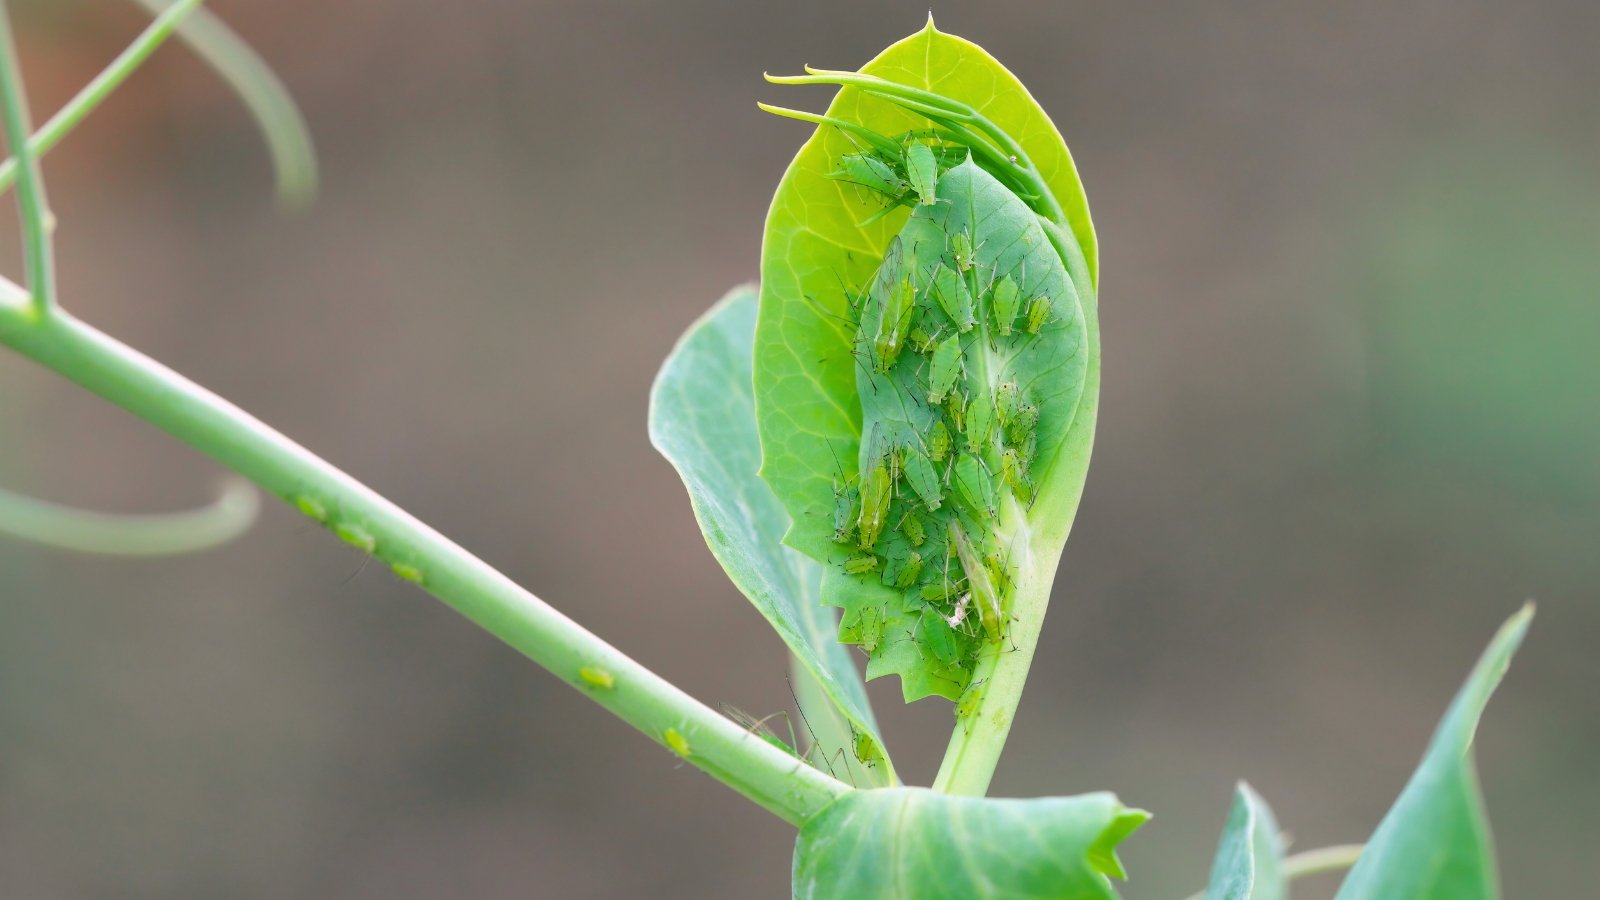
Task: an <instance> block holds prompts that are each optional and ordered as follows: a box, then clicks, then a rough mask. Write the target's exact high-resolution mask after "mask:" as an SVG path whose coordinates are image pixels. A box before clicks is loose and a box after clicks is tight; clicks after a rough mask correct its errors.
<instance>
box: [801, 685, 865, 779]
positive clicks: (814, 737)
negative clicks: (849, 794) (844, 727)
mask: <svg viewBox="0 0 1600 900" xmlns="http://www.w3.org/2000/svg"><path fill="white" fill-rule="evenodd" d="M783 683H784V684H786V685H788V686H789V697H790V698H791V699H793V700H794V711H795V712H797V713H799V714H800V722H801V724H803V725H805V727H806V734H808V735H810V736H811V746H809V747H807V748H806V755H807V756H809V755H811V753H812V752H813V751H815V750H817V748H818V747H820V746H822V742H821V741H819V740H817V730H816V729H815V728H812V727H811V720H810V719H808V718H806V708H805V705H804V704H802V703H801V702H800V695H799V694H797V693H795V690H794V682H793V681H791V680H790V678H789V673H787V672H785V673H784V675H783ZM839 752H841V753H842V752H844V748H843V747H840V748H839ZM818 755H819V756H821V757H822V763H823V765H825V766H827V768H828V774H829V775H832V776H833V777H835V778H838V777H839V773H838V772H837V771H835V770H834V768H833V764H832V763H830V762H829V761H828V757H827V755H826V754H821V753H819V754H818ZM845 773H846V774H849V767H846V768H845ZM853 778H854V776H852V780H853Z"/></svg>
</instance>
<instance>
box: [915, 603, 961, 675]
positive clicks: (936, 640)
mask: <svg viewBox="0 0 1600 900" xmlns="http://www.w3.org/2000/svg"><path fill="white" fill-rule="evenodd" d="M917 629H918V631H920V632H921V638H922V639H921V641H919V642H918V643H919V644H920V645H921V646H922V647H925V648H927V650H928V652H929V653H932V654H933V658H934V659H936V660H938V661H939V662H942V663H944V664H945V665H947V666H948V665H951V664H953V663H954V662H955V661H956V640H955V632H954V631H952V630H951V628H950V626H949V624H947V623H946V622H945V620H944V616H937V615H936V616H933V617H932V618H928V617H926V616H924V617H923V618H922V619H921V620H920V621H918V622H917Z"/></svg>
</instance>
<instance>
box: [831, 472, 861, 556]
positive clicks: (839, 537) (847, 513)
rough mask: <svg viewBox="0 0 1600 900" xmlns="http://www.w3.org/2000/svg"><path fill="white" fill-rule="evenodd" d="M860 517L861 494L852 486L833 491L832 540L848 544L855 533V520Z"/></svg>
mask: <svg viewBox="0 0 1600 900" xmlns="http://www.w3.org/2000/svg"><path fill="white" fill-rule="evenodd" d="M860 515H861V492H860V491H858V490H856V486H855V485H853V484H849V485H845V486H844V487H842V488H835V489H834V491H833V540H834V542H835V543H839V544H848V543H850V537H851V536H852V535H854V534H855V532H856V519H857V518H858V517H859V516H860Z"/></svg>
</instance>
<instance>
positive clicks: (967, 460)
mask: <svg viewBox="0 0 1600 900" xmlns="http://www.w3.org/2000/svg"><path fill="white" fill-rule="evenodd" d="M952 477H953V478H954V479H955V483H956V493H957V495H958V496H960V497H961V499H962V501H963V502H965V503H966V504H967V508H969V509H971V510H972V511H973V512H974V513H976V514H977V515H980V516H986V517H988V518H989V519H994V518H995V515H996V513H995V499H994V483H993V481H992V480H991V476H990V475H989V470H987V469H985V468H984V467H983V463H982V462H980V461H979V460H978V458H977V457H976V456H973V455H971V454H968V453H963V454H961V457H960V458H959V459H957V460H956V466H955V471H954V474H953V475H952Z"/></svg>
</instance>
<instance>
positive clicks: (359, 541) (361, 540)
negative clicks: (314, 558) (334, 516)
mask: <svg viewBox="0 0 1600 900" xmlns="http://www.w3.org/2000/svg"><path fill="white" fill-rule="evenodd" d="M333 533H334V534H336V535H338V536H339V540H341V541H344V542H345V543H346V544H349V545H350V546H352V547H354V548H356V549H357V550H360V551H361V552H363V553H373V552H376V551H377V549H378V539H377V538H375V537H373V536H372V533H371V532H369V531H367V530H366V529H365V528H362V527H361V526H360V525H352V524H350V523H348V522H346V523H343V524H341V525H339V526H337V527H335V528H334V529H333Z"/></svg>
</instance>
